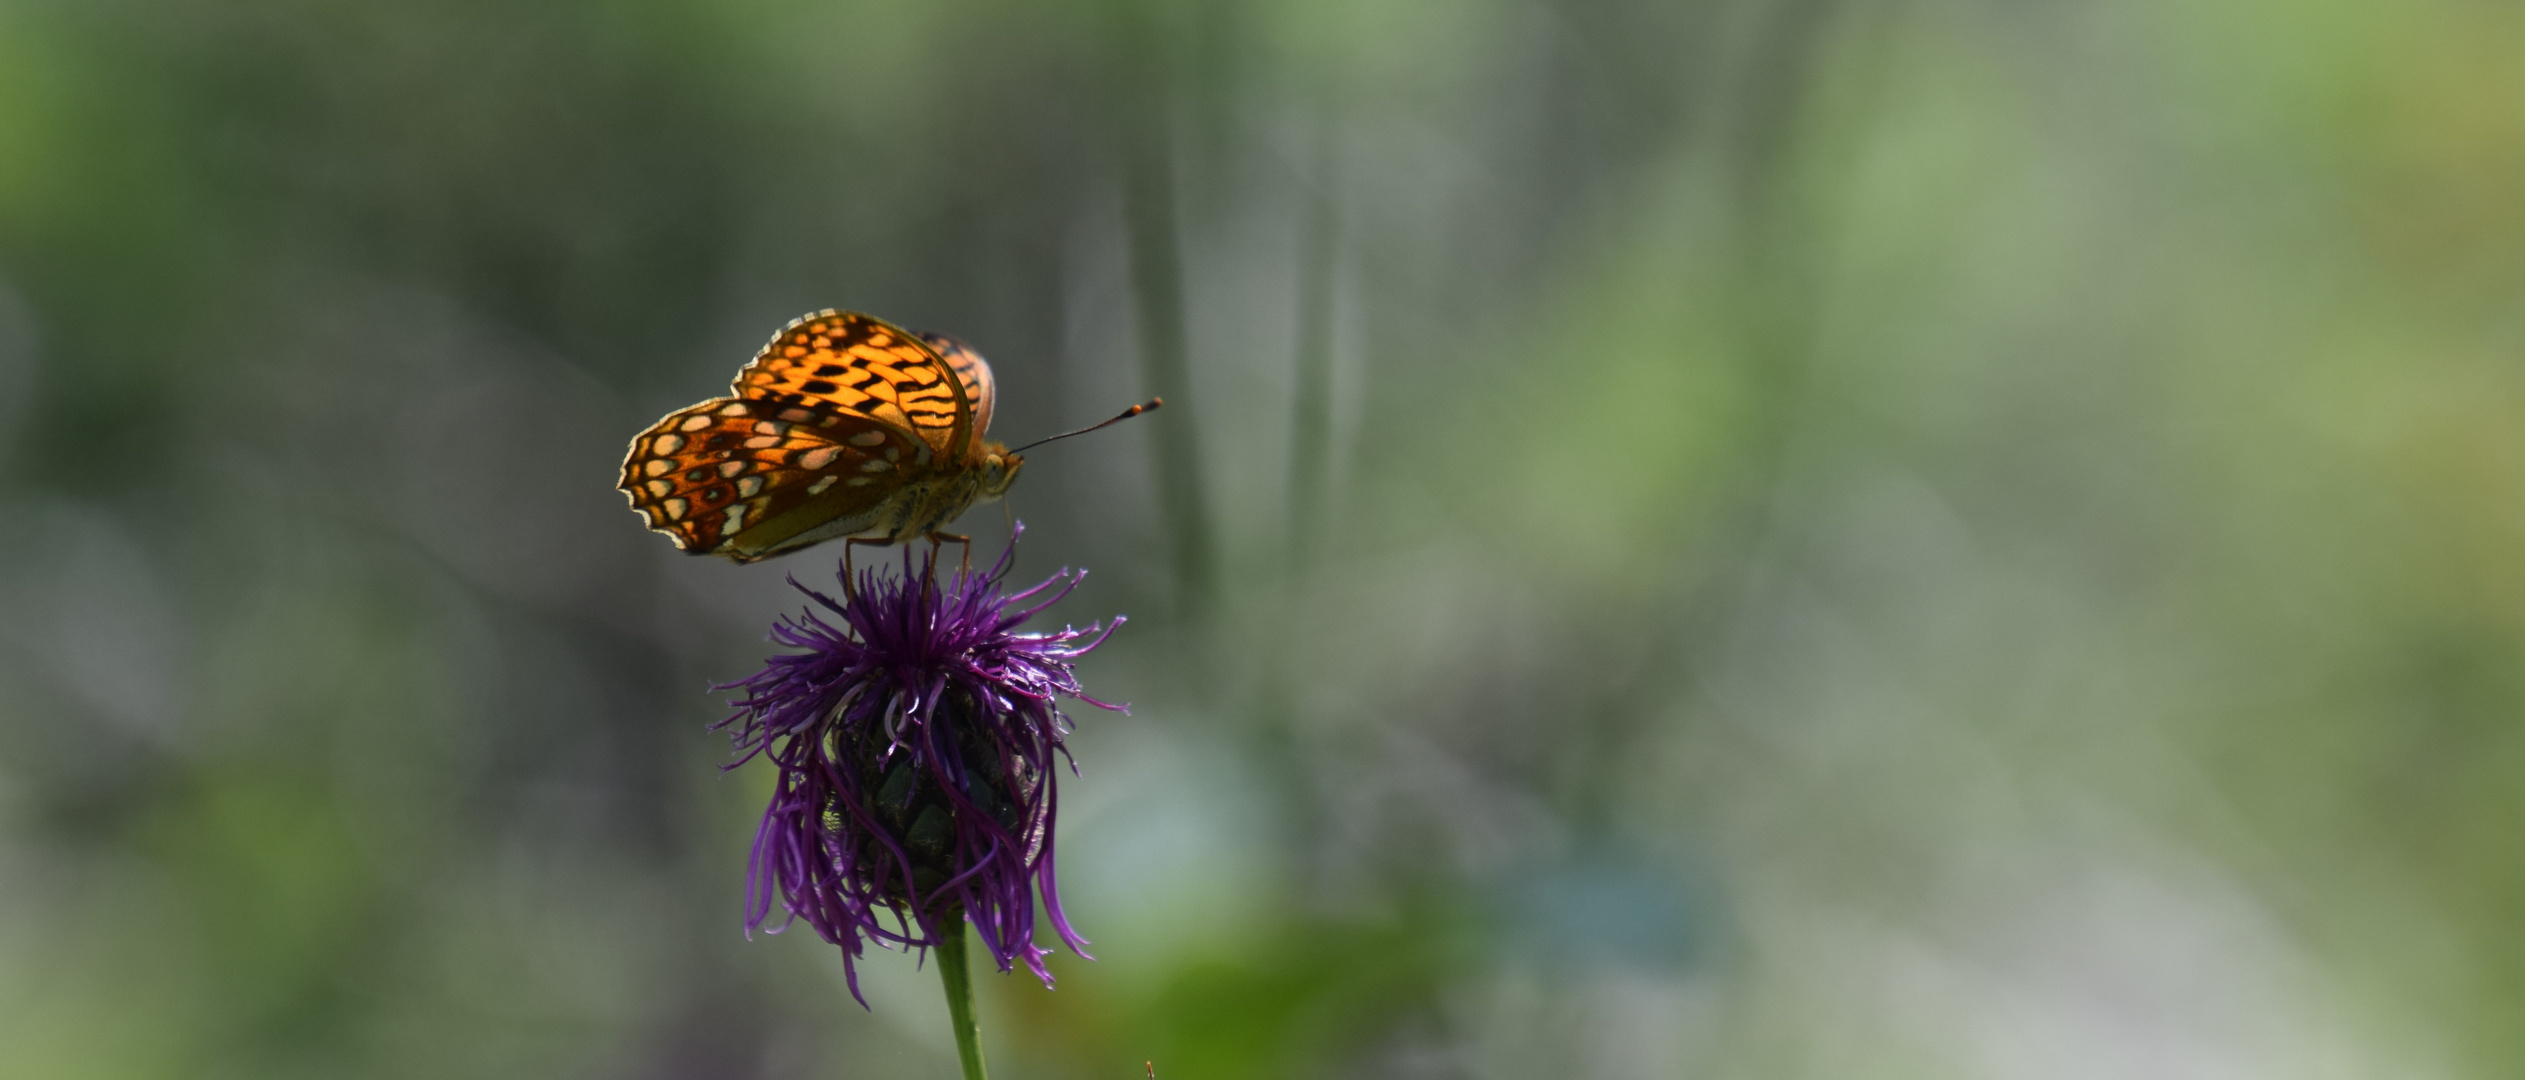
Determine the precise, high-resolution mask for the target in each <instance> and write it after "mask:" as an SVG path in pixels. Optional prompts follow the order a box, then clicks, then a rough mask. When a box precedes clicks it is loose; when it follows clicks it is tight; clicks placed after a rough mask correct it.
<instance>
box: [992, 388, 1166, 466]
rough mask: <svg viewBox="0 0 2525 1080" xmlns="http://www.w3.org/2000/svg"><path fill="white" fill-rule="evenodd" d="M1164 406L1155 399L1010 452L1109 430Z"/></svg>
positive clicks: (1163, 399)
mask: <svg viewBox="0 0 2525 1080" xmlns="http://www.w3.org/2000/svg"><path fill="white" fill-rule="evenodd" d="M1164 404H1166V399H1165V398H1162V397H1153V398H1150V399H1148V402H1147V403H1146V404H1141V405H1134V406H1131V407H1130V408H1128V409H1124V410H1122V415H1120V416H1117V417H1114V418H1113V419H1111V420H1107V421H1105V422H1104V423H1101V424H1091V425H1089V426H1087V427H1083V428H1080V429H1078V430H1077V431H1064V432H1062V433H1060V434H1058V435H1055V436H1052V438H1049V439H1036V440H1035V441H1033V442H1030V443H1027V444H1026V445H1024V446H1020V447H1018V448H1017V449H1015V450H1011V451H1009V453H1012V454H1022V453H1025V452H1026V451H1028V450H1032V449H1034V448H1035V447H1038V446H1041V445H1043V444H1045V443H1048V442H1053V441H1055V440H1059V439H1066V438H1069V437H1070V436H1072V435H1085V434H1087V433H1088V432H1091V431H1096V430H1100V429H1103V428H1109V427H1112V426H1114V425H1115V424H1119V423H1121V422H1123V421H1125V420H1128V419H1131V418H1132V417H1134V416H1138V415H1140V414H1141V413H1144V412H1156V411H1157V409H1158V406H1161V405H1164Z"/></svg>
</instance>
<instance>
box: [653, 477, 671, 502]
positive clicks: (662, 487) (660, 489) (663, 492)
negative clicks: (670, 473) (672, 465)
mask: <svg viewBox="0 0 2525 1080" xmlns="http://www.w3.org/2000/svg"><path fill="white" fill-rule="evenodd" d="M648 487H649V494H651V495H655V496H657V497H658V498H661V499H663V498H665V497H667V496H669V495H673V494H675V482H674V481H672V480H651V481H649V484H648Z"/></svg>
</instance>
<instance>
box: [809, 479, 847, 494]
mask: <svg viewBox="0 0 2525 1080" xmlns="http://www.w3.org/2000/svg"><path fill="white" fill-rule="evenodd" d="M839 479H841V477H838V476H827V477H825V478H824V479H822V480H818V481H816V482H814V483H812V484H809V485H807V494H809V495H822V494H824V489H825V488H829V487H832V486H833V481H835V480H839Z"/></svg>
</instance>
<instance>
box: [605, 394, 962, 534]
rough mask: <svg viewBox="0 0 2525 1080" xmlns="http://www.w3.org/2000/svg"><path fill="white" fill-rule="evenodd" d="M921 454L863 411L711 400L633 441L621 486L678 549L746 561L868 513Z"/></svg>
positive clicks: (889, 493) (673, 416)
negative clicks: (794, 539)
mask: <svg viewBox="0 0 2525 1080" xmlns="http://www.w3.org/2000/svg"><path fill="white" fill-rule="evenodd" d="M926 455H927V447H925V446H923V445H922V444H921V443H920V442H919V441H918V440H915V439H914V438H913V437H912V436H910V435H909V434H907V433H905V432H903V431H901V430H899V429H897V428H895V427H894V426H893V425H891V424H886V423H882V422H879V421H877V420H874V419H871V418H869V417H866V416H860V415H855V414H851V413H845V412H839V411H836V410H831V409H822V408H816V407H813V406H807V405H796V404H782V403H776V402H765V401H748V400H741V399H736V398H714V399H712V400H709V401H705V402H702V403H701V404H698V405H694V406H692V407H690V408H686V409H680V410H677V411H676V412H673V413H669V414H667V416H666V418H665V419H663V420H660V421H658V422H657V423H656V424H654V425H651V426H650V428H649V430H647V431H644V432H641V433H640V437H639V438H637V439H634V440H632V444H631V452H630V454H629V455H628V456H627V457H625V458H624V459H623V469H622V482H621V485H620V486H621V488H622V490H623V491H624V492H626V493H628V494H629V495H630V496H631V505H632V509H635V510H638V511H639V512H640V513H641V515H642V516H643V517H645V518H646V519H647V520H648V525H649V527H650V528H652V529H656V530H658V531H660V532H664V533H666V534H668V535H670V536H672V537H674V538H675V543H676V546H678V547H681V548H683V549H684V550H686V551H690V552H694V553H696V554H717V555H727V556H729V557H731V558H736V559H738V560H739V561H751V560H752V559H754V558H758V557H760V556H762V555H764V554H769V553H771V552H774V551H778V550H783V549H784V548H785V547H787V546H791V545H787V544H784V541H788V540H791V539H792V538H793V537H796V536H798V535H800V534H806V533H810V532H812V531H814V530H816V529H817V528H818V527H819V526H831V525H834V524H836V523H838V524H839V525H841V526H845V527H847V526H850V525H851V524H853V523H854V522H857V521H861V520H865V519H868V518H870V517H872V516H873V515H875V513H876V512H877V511H878V509H879V508H880V507H881V506H882V505H883V504H884V503H885V501H886V499H888V498H889V497H891V496H893V495H894V494H895V493H896V492H897V491H899V490H901V489H902V487H903V477H904V468H905V466H906V465H907V464H909V463H911V462H912V461H914V460H917V459H919V458H922V457H925V456H926ZM816 538H817V539H821V538H822V537H820V536H819V537H816Z"/></svg>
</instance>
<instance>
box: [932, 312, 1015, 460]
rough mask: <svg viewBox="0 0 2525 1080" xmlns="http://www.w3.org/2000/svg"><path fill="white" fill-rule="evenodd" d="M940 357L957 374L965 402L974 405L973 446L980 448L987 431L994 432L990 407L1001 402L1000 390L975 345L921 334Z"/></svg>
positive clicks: (949, 338) (942, 336)
mask: <svg viewBox="0 0 2525 1080" xmlns="http://www.w3.org/2000/svg"><path fill="white" fill-rule="evenodd" d="M921 340H922V341H925V342H928V343H929V347H930V349H932V350H933V351H935V352H937V354H938V358H939V359H941V360H944V361H946V362H947V367H948V368H949V369H951V370H953V371H954V372H955V373H956V381H958V382H960V383H963V384H964V399H965V401H967V402H969V403H971V404H972V406H973V434H972V437H971V441H972V443H973V445H975V446H977V447H978V446H980V445H981V443H982V435H983V433H984V432H987V431H989V430H991V407H992V406H993V405H996V404H997V403H998V401H999V387H998V386H997V385H996V384H994V383H993V382H992V381H991V365H990V364H989V363H988V362H986V361H984V360H983V359H982V354H981V353H978V352H975V351H973V346H971V345H967V344H965V343H964V342H961V341H958V340H956V339H954V338H951V337H948V336H947V335H945V334H932V333H929V332H928V331H922V332H921Z"/></svg>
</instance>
